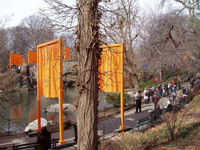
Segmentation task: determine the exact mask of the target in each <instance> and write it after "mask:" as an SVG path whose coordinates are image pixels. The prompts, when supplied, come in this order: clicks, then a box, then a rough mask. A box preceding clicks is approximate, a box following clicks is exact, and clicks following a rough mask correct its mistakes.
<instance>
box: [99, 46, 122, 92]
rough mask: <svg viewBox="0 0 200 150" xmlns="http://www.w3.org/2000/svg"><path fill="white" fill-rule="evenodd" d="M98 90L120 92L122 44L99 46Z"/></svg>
mask: <svg viewBox="0 0 200 150" xmlns="http://www.w3.org/2000/svg"><path fill="white" fill-rule="evenodd" d="M100 48H102V50H103V51H102V55H101V60H100V67H99V72H100V79H101V80H100V90H102V91H104V92H120V90H121V85H122V82H123V81H122V76H123V64H122V63H123V44H114V45H109V46H101V47H100Z"/></svg>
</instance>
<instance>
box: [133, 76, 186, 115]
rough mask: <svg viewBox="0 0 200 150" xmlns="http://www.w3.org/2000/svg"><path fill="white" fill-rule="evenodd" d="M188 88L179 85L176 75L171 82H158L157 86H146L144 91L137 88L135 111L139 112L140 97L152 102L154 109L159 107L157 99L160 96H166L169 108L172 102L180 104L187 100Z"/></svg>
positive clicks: (146, 102) (145, 101)
mask: <svg viewBox="0 0 200 150" xmlns="http://www.w3.org/2000/svg"><path fill="white" fill-rule="evenodd" d="M189 91H190V90H189V89H184V88H181V87H180V79H178V78H177V77H174V80H173V81H172V83H168V84H166V83H164V82H160V83H159V84H158V85H157V87H154V86H152V87H149V86H147V87H146V88H145V89H144V91H143V92H142V91H141V90H138V92H137V93H136V94H135V97H134V98H135V101H136V112H135V113H138V112H141V111H142V110H141V105H142V99H144V103H145V104H148V103H154V110H155V109H160V106H159V105H158V102H159V100H160V99H161V98H162V97H168V98H169V100H168V102H167V106H165V107H166V108H167V107H168V105H169V109H170V108H171V106H172V105H174V104H181V103H184V102H185V101H186V100H187V97H188V94H189Z"/></svg>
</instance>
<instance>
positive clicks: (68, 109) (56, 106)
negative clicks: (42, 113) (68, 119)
mask: <svg viewBox="0 0 200 150" xmlns="http://www.w3.org/2000/svg"><path fill="white" fill-rule="evenodd" d="M46 111H47V112H59V104H54V105H50V106H48V107H47V110H46ZM63 111H65V112H75V111H76V109H75V107H74V105H72V104H63Z"/></svg>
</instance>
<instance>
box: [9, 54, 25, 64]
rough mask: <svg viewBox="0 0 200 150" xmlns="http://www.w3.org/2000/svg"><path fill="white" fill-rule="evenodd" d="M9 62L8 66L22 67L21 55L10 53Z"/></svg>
mask: <svg viewBox="0 0 200 150" xmlns="http://www.w3.org/2000/svg"><path fill="white" fill-rule="evenodd" d="M9 60H10V65H17V66H21V65H22V55H21V54H15V53H10V59H9Z"/></svg>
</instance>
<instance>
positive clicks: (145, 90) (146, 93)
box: [143, 87, 149, 104]
mask: <svg viewBox="0 0 200 150" xmlns="http://www.w3.org/2000/svg"><path fill="white" fill-rule="evenodd" d="M143 93H144V102H145V104H148V103H149V90H148V88H147V87H146V88H145V89H144V92H143Z"/></svg>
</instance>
